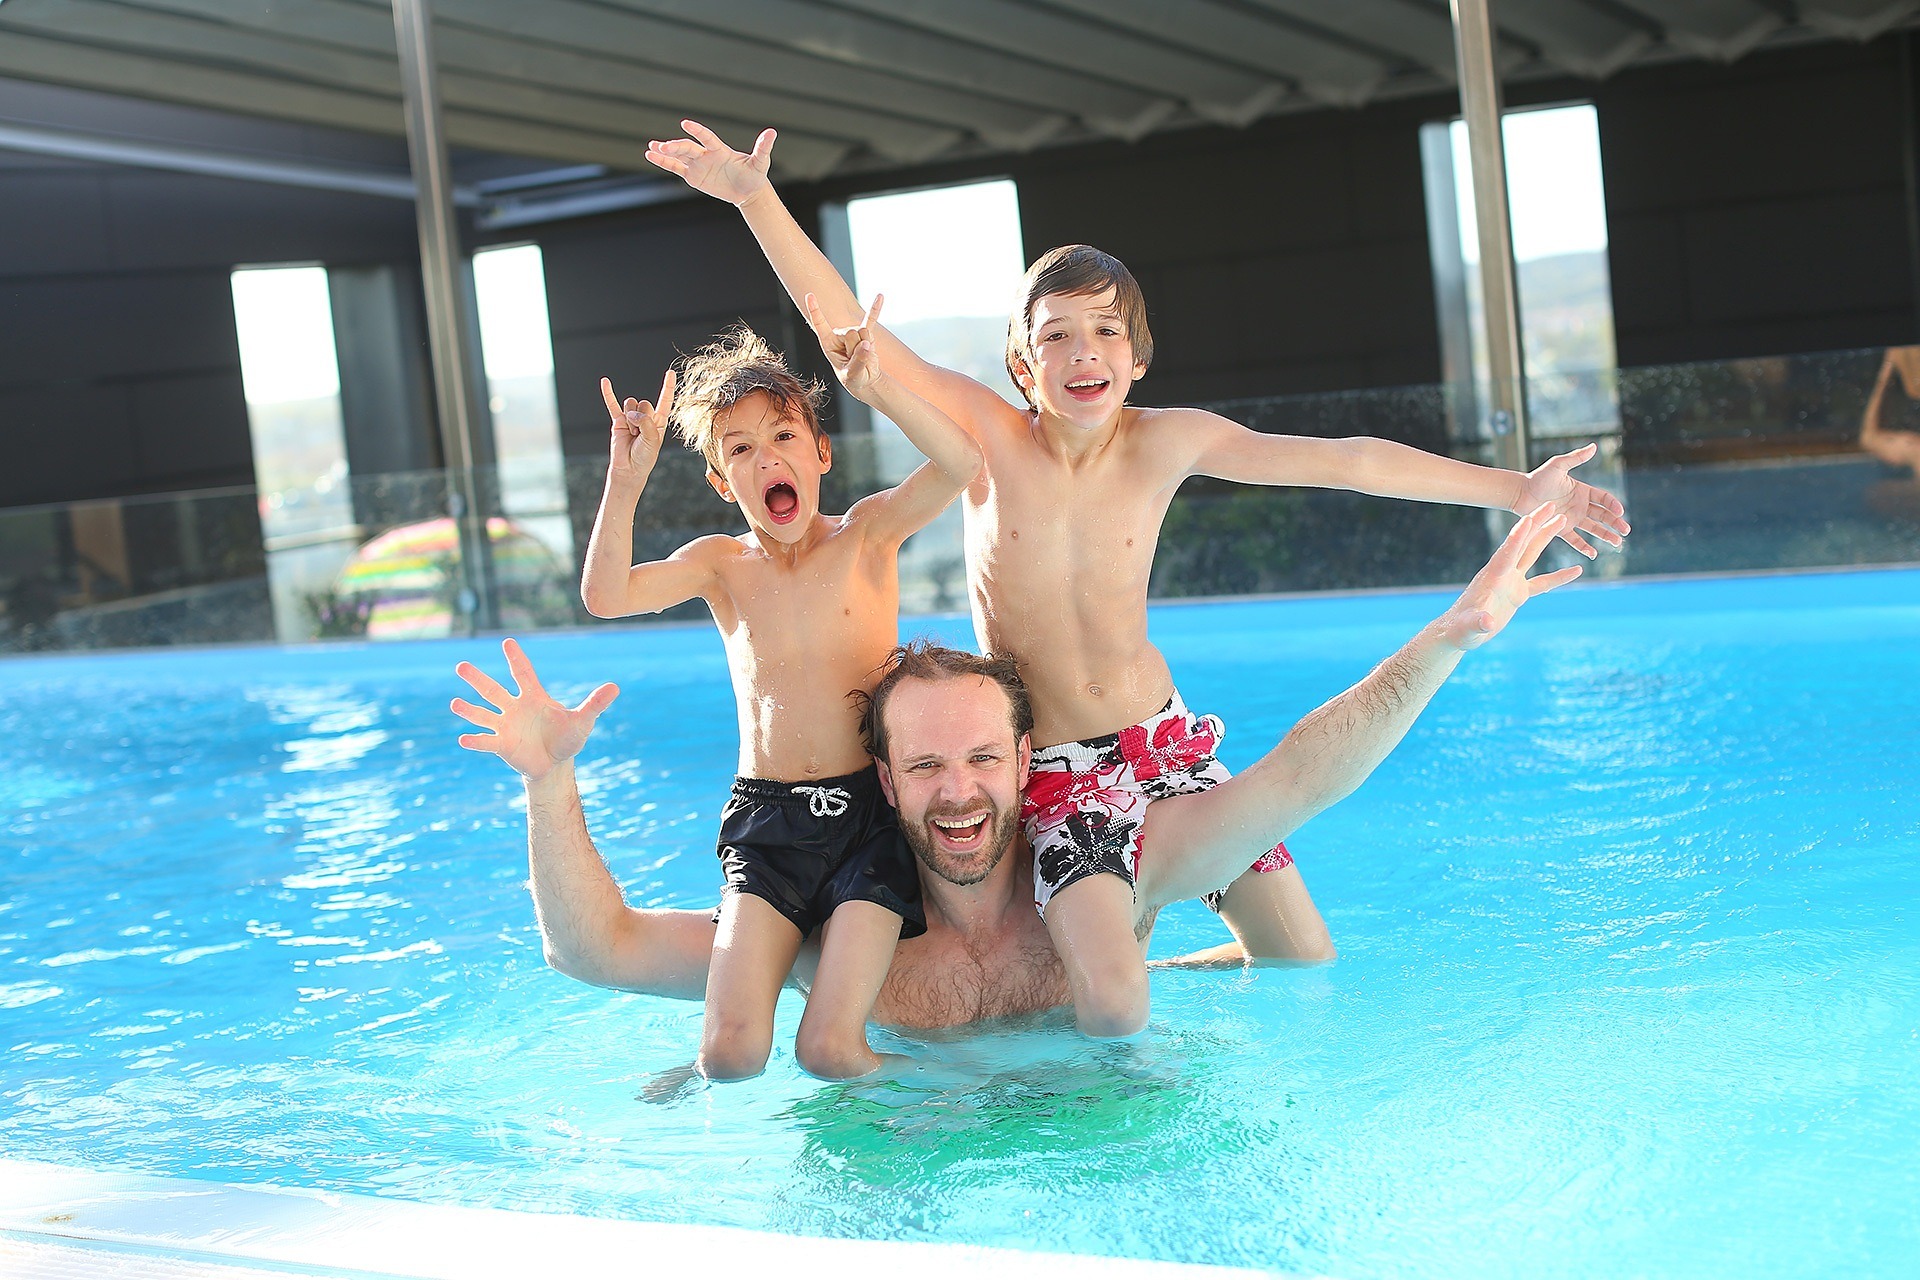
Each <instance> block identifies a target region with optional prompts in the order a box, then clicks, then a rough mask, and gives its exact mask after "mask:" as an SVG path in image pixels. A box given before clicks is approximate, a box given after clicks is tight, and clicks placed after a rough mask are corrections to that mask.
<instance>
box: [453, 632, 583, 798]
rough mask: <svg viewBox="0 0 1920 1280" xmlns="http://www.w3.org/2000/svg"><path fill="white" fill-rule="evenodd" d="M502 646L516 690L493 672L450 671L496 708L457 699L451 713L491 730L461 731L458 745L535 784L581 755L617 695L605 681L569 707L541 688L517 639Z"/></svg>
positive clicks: (465, 664) (467, 665) (469, 666)
mask: <svg viewBox="0 0 1920 1280" xmlns="http://www.w3.org/2000/svg"><path fill="white" fill-rule="evenodd" d="M500 648H501V649H502V650H503V651H504V652H505V653H506V655H507V670H509V671H511V672H512V673H513V679H514V682H515V683H516V684H518V685H519V686H520V692H519V693H518V694H512V693H508V692H507V691H506V689H505V688H504V687H502V686H501V684H500V683H499V682H498V681H496V680H495V679H494V678H493V677H492V676H490V675H488V674H487V673H486V672H484V671H482V670H480V668H478V667H476V666H474V665H473V664H472V663H471V662H463V663H461V664H460V665H459V666H457V667H455V668H454V669H453V671H454V674H455V675H457V676H459V677H460V678H461V679H462V680H465V681H466V682H467V683H468V684H470V685H472V686H473V689H474V692H476V693H478V694H479V695H480V696H481V697H483V698H485V699H486V700H487V701H488V702H490V703H492V704H493V707H497V708H498V710H494V709H493V707H476V706H474V705H473V704H472V703H471V702H468V701H467V700H466V699H465V698H455V699H454V700H453V703H452V708H453V714H455V715H457V716H459V717H460V718H461V719H462V720H465V721H467V722H469V723H471V724H477V725H479V726H480V727H481V728H482V729H489V730H491V731H492V732H490V733H463V734H461V735H460V745H461V746H463V747H465V748H466V749H467V750H469V751H491V752H492V753H493V754H494V755H497V756H499V757H500V758H501V759H502V760H505V761H506V762H507V763H508V764H510V765H512V766H513V768H514V770H515V771H516V772H518V773H519V774H520V775H521V776H522V777H524V778H526V779H527V781H529V782H537V781H539V780H540V779H541V778H544V777H546V776H547V775H548V774H549V773H551V772H553V770H554V769H556V768H558V767H559V766H560V765H562V764H565V763H566V762H567V761H569V760H571V759H573V758H574V757H575V756H576V755H578V754H580V748H581V747H584V746H585V745H586V744H587V735H588V734H590V733H592V732H593V722H594V721H595V720H598V719H599V718H600V713H601V712H602V711H605V710H606V709H607V708H608V706H610V705H611V704H612V702H613V700H614V699H615V698H617V697H619V696H620V690H619V689H618V688H616V687H614V686H613V685H610V684H603V685H601V686H600V687H599V688H598V689H595V690H594V691H593V692H592V693H590V694H588V695H587V698H586V701H584V702H582V703H581V704H580V705H579V706H577V707H574V708H573V709H572V710H568V709H567V708H566V707H563V706H561V705H560V704H559V703H558V702H555V701H554V700H553V699H552V698H551V697H550V696H548V694H547V691H546V690H545V689H543V688H541V687H540V678H539V677H538V676H536V675H534V673H533V664H532V663H531V662H528V661H527V655H526V653H525V652H524V651H522V650H521V648H520V645H519V642H518V641H515V640H511V639H509V640H503V641H501V643H500Z"/></svg>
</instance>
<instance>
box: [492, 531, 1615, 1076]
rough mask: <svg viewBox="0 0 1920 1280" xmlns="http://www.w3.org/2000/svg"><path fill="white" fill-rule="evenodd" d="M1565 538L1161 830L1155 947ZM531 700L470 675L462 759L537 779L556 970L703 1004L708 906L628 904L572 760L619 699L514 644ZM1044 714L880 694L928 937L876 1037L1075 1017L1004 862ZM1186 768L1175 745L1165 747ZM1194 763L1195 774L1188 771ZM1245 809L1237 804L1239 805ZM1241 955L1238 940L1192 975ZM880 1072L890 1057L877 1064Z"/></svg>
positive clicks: (1017, 865) (914, 949)
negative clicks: (497, 762) (1166, 912)
mask: <svg viewBox="0 0 1920 1280" xmlns="http://www.w3.org/2000/svg"><path fill="white" fill-rule="evenodd" d="M1564 527H1565V517H1563V516H1550V515H1549V514H1548V513H1547V512H1546V510H1545V509H1542V510H1539V511H1535V512H1534V513H1533V514H1531V515H1529V516H1527V517H1526V518H1525V519H1523V520H1521V521H1520V522H1519V523H1518V524H1517V525H1515V526H1514V529H1513V532H1512V533H1511V534H1510V535H1509V536H1508V538H1507V540H1506V541H1505V542H1504V543H1502V544H1501V546H1500V548H1499V550H1497V551H1496V552H1495V553H1494V555H1493V558H1492V559H1491V560H1490V561H1489V562H1488V563H1487V566H1486V567H1485V568H1484V569H1482V570H1481V571H1480V572H1479V573H1478V574H1477V575H1476V576H1475V577H1474V579H1473V581H1472V582H1471V583H1469V584H1468V586H1467V589H1466V590H1465V591H1464V592H1463V593H1462V594H1461V595H1460V598H1459V599H1458V600H1456V601H1455V602H1454V603H1453V605H1452V607H1450V608H1449V609H1448V610H1447V611H1446V612H1445V613H1443V614H1441V615H1440V616H1439V617H1438V618H1436V619H1435V620H1434V621H1433V622H1431V623H1429V624H1427V626H1425V627H1423V628H1422V629H1421V630H1420V632H1419V634H1417V635H1416V636H1414V638H1413V639H1412V640H1410V641H1409V642H1408V643H1407V644H1406V645H1405V646H1403V647H1402V648H1401V649H1400V651H1399V652H1397V653H1395V654H1394V655H1393V656H1392V657H1390V658H1388V659H1387V660H1386V661H1385V662H1383V663H1381V664H1380V665H1379V666H1378V667H1375V668H1374V669H1373V671H1372V672H1371V673H1369V674H1368V675H1367V676H1366V677H1365V678H1364V679H1362V680H1361V681H1360V682H1359V683H1358V684H1356V685H1354V686H1353V687H1352V688H1350V689H1348V690H1347V691H1346V692H1344V693H1342V694H1340V695H1339V696H1337V697H1335V698H1334V699H1333V700H1332V701H1330V702H1328V703H1326V704H1325V705H1324V706H1322V707H1320V708H1319V709H1317V710H1315V711H1313V712H1312V713H1311V714H1309V715H1308V716H1306V717H1305V718H1304V719H1302V720H1301V721H1300V722H1299V723H1298V724H1297V725H1295V726H1294V727H1293V729H1292V731H1291V732H1289V733H1288V734H1287V736H1286V737H1285V738H1284V739H1283V740H1282V741H1281V742H1280V743H1279V745H1278V746H1276V747H1274V749H1273V750H1271V751H1269V752H1268V753H1267V754H1266V756H1264V757H1263V758H1262V759H1260V760H1259V761H1257V762H1256V763H1255V764H1254V765H1253V766H1252V767H1250V768H1249V769H1247V770H1246V771H1245V772H1243V773H1241V774H1240V775H1239V776H1238V777H1236V778H1234V779H1232V780H1230V781H1227V782H1223V783H1221V784H1220V786H1219V788H1218V790H1217V793H1218V794H1219V795H1221V796H1222V798H1223V803H1221V804H1220V805H1218V806H1216V807H1215V808H1214V809H1212V810H1210V811H1209V817H1208V821H1207V827H1206V829H1205V830H1204V831H1194V830H1191V829H1189V830H1187V831H1184V832H1183V833H1182V837H1183V838H1182V839H1181V840H1180V841H1178V842H1174V841H1170V840H1167V839H1166V838H1165V837H1164V836H1160V834H1159V829H1158V827H1157V826H1156V825H1155V818H1154V816H1153V815H1152V814H1151V813H1150V814H1149V815H1148V819H1147V829H1146V834H1145V838H1144V840H1143V842H1142V846H1141V854H1140V860H1139V865H1138V867H1137V871H1136V874H1137V884H1138V903H1139V906H1138V910H1137V912H1136V915H1135V919H1134V932H1135V935H1136V936H1137V937H1138V938H1139V940H1140V944H1141V946H1142V948H1143V949H1144V948H1145V946H1146V943H1147V940H1148V938H1149V936H1150V934H1151V932H1152V928H1153V922H1154V918H1155V916H1156V915H1157V914H1158V912H1159V910H1160V909H1161V908H1162V907H1163V906H1166V905H1167V904H1168V903H1171V902H1177V901H1180V900H1182V899H1184V898H1194V897H1199V896H1200V895H1202V894H1204V893H1207V892H1209V891H1211V890H1213V889H1217V888H1219V887H1220V885H1221V884H1223V883H1225V882H1227V881H1229V880H1231V879H1232V878H1233V877H1234V876H1236V875H1238V874H1239V873H1240V872H1241V871H1242V870H1244V869H1245V867H1246V865H1247V862H1248V850H1254V851H1256V852H1257V851H1259V850H1262V849H1268V848H1271V847H1272V846H1273V845H1274V844H1275V843H1276V842H1277V841H1279V840H1281V839H1283V838H1284V837H1286V836H1287V835H1288V834H1289V833H1291V832H1292V831H1294V830H1295V829H1296V828H1298V827H1299V826H1300V824H1301V823H1303V822H1305V821H1306V820H1307V819H1308V818H1310V817H1312V816H1313V815H1314V814H1317V813H1319V812H1320V811H1322V810H1323V809H1326V808H1327V807H1328V806H1330V805H1332V804H1333V803H1334V802H1336V801H1338V800H1340V799H1341V798H1342V797H1344V796H1346V795H1348V794H1349V793H1350V792H1352V791H1353V790H1354V789H1355V788H1356V787H1358V786H1359V785H1360V783H1361V782H1362V781H1364V780H1365V779H1366V777H1367V775H1368V774H1370V773H1371V772H1372V771H1373V769H1374V768H1375V766H1377V765H1378V764H1379V763H1380V762H1381V761H1382V760H1384V759H1385V758H1386V756H1387V754H1388V753H1389V752H1390V751H1392V749H1393V748H1394V746H1395V745H1396V744H1397V743H1398V742H1399V741H1400V739H1401V738H1402V737H1403V736H1404V735H1405V734H1406V732H1407V730H1408V728H1409V727H1411V726H1412V724H1413V721H1414V719H1415V718H1416V717H1417V716H1418V715H1419V714H1420V711H1421V709H1422V708H1424V707H1425V706H1426V704H1427V702H1428V700H1429V699H1430V698H1432V696H1433V694H1434V692H1435V691H1436V690H1438V689H1439V687H1440V686H1441V684H1443V683H1444V682H1445V681H1446V679H1447V677H1448V676H1449V675H1450V674H1451V673H1452V672H1453V669H1454V667H1455V666H1457V665H1458V664H1459V661H1460V658H1461V655H1463V654H1464V653H1465V652H1466V651H1467V650H1468V649H1473V648H1476V647H1478V646H1479V645H1481V644H1483V643H1485V642H1486V641H1487V640H1488V639H1489V638H1491V637H1492V636H1494V635H1495V634H1497V633H1498V632H1499V631H1500V630H1501V628H1503V627H1504V626H1505V625H1506V624H1507V622H1508V620H1510V619H1511V618H1512V617H1513V615H1514V612H1515V611H1516V610H1517V609H1519V607H1520V606H1521V605H1522V604H1523V603H1525V602H1526V600H1527V599H1528V598H1530V597H1531V596H1536V595H1540V594H1542V593H1543V592H1546V591H1551V590H1552V589H1554V588H1555V587H1557V586H1560V585H1561V584H1562V583H1565V582H1570V581H1572V580H1573V578H1575V577H1577V576H1578V575H1579V572H1580V570H1579V567H1578V566H1574V567H1572V568H1568V569H1562V570H1560V571H1559V572H1557V573H1548V574H1542V575H1540V576H1539V577H1537V578H1532V579H1529V578H1528V577H1527V570H1528V569H1530V568H1531V567H1532V566H1533V564H1534V562H1535V561H1536V560H1537V559H1538V558H1539V556H1540V553H1541V551H1542V550H1543V549H1544V548H1545V547H1546V545H1547V543H1548V542H1549V541H1550V540H1551V539H1552V538H1553V537H1554V536H1555V535H1556V534H1558V533H1560V532H1561V530H1562V529H1563V528H1564ZM503 647H504V649H505V651H506V656H507V664H508V666H509V668H510V669H511V671H512V673H513V676H514V678H515V680H516V681H517V682H518V684H519V692H518V693H513V692H510V691H509V690H507V689H506V688H505V687H504V686H502V685H500V684H499V683H498V682H496V681H494V680H493V679H492V678H490V677H489V676H487V675H485V674H484V673H483V672H481V671H479V670H478V669H476V668H475V667H473V666H472V665H471V664H470V663H462V664H460V666H459V668H458V671H459V673H460V675H461V676H462V678H464V679H465V680H466V681H467V682H468V683H469V684H471V685H472V686H473V688H474V689H475V691H476V692H478V693H479V694H480V695H481V696H482V697H484V698H485V699H486V700H487V701H488V702H490V703H492V704H493V705H494V706H495V707H496V708H498V711H497V714H496V715H495V716H492V717H489V719H490V720H491V721H492V725H491V727H492V732H489V733H484V734H465V735H463V736H462V737H461V738H460V745H461V746H463V747H466V748H468V749H470V750H474V751H489V752H492V753H493V754H495V755H498V756H499V757H500V758H501V759H503V760H505V761H506V762H507V763H508V764H509V765H511V766H512V767H513V768H514V769H515V770H517V771H518V772H519V773H520V774H521V775H522V777H523V778H524V779H525V781H526V788H527V833H528V853H529V863H530V866H531V868H532V888H533V896H534V906H535V910H536V912H537V914H538V917H539V922H540V931H541V937H542V941H543V943H544V947H545V954H546V958H547V962H548V963H549V964H551V965H552V966H553V967H554V968H556V969H558V970H560V971H561V972H562V973H565V974H568V975H569V976H571V977H574V978H578V979H580V980H581V981H583V982H589V983H592V984H594V985H596V986H603V987H613V988H617V989H620V990H624V991H638V992H644V993H647V994H651V995H661V996H673V997H678V998H681V999H687V1000H699V999H702V998H703V996H704V994H705V991H706V985H707V973H708V966H709V964H710V962H711V958H712V953H713V941H714V923H713V916H712V913H711V912H710V911H708V910H698V911H679V910H662V909H650V908H637V907H632V906H629V905H628V904H627V902H626V900H625V898H624V897H623V895H622V894H621V892H620V887H619V885H617V884H616V883H615V882H614V879H613V877H612V875H611V874H609V873H608V871H607V867H606V864H605V863H604V862H603V861H602V860H601V858H600V854H599V852H598V851H597V850H596V849H595V848H594V845H593V840H592V837H591V836H590V835H589V834H588V832H587V824H586V819H585V816H584V813H583V811H582V809H581V804H580V793H579V790H578V788H577V787H576V785H575V782H574V774H573V758H574V756H575V755H577V754H578V753H579V751H580V749H581V748H582V747H583V746H584V745H585V744H586V741H587V736H588V734H589V733H590V732H591V731H592V729H593V723H594V721H595V720H596V719H597V718H598V717H599V715H600V713H601V712H602V711H604V710H606V708H607V707H608V705H609V704H611V703H612V702H613V700H614V698H615V697H616V696H617V694H618V690H617V689H615V688H614V686H612V685H610V684H608V685H602V686H600V687H599V688H598V689H596V690H594V691H593V692H592V693H591V694H589V695H588V696H587V698H586V699H585V700H584V701H583V702H581V704H580V705H579V706H577V707H574V708H572V709H569V708H567V707H565V706H562V705H561V704H560V703H558V702H556V701H554V700H553V699H552V698H551V697H549V696H548V695H547V693H546V691H545V690H544V689H543V688H542V687H541V685H540V682H539V679H538V677H537V676H536V675H535V674H534V670H533V667H532V665H531V664H530V663H529V662H528V661H527V658H526V655H525V654H524V653H523V652H522V651H521V650H520V647H519V645H517V644H516V643H515V642H514V641H512V640H508V641H506V642H505V644H504V646H503ZM1032 724H1033V719H1032V712H1031V709H1030V707H1029V704H1028V700H1027V695H1026V690H1025V689H1024V688H1023V687H1022V685H1021V684H1020V680H1019V677H1018V675H1017V674H1015V672H1014V669H1013V664H1012V663H1011V662H1009V661H1006V660H998V661H996V660H993V659H989V658H982V657H978V656H976V655H973V654H966V653H961V652H959V651H958V650H952V649H942V648H938V647H934V646H930V645H919V646H912V647H909V648H908V649H906V650H903V651H901V652H899V653H897V654H896V655H895V658H894V662H893V665H892V668H891V669H890V670H889V672H888V673H887V674H886V675H885V676H884V677H883V678H882V679H881V680H880V682H879V683H878V684H877V685H876V686H875V688H874V691H873V693H872V695H871V698H870V701H869V704H868V708H867V716H866V730H867V733H868V735H869V739H870V745H871V748H872V751H873V755H874V758H875V762H876V764H877V765H878V767H879V773H880V780H881V785H882V787H883V788H884V789H885V790H886V793H887V795H888V797H889V799H891V800H892V801H893V802H894V804H895V806H896V808H897V810H898V813H899V821H900V825H901V829H902V831H903V832H904V833H905V835H906V837H907V841H908V843H909V845H910V846H911V847H912V848H913V850H914V853H915V854H916V855H917V857H918V859H919V863H920V880H921V885H922V888H923V892H924V899H925V908H926V917H927V931H926V933H924V934H922V935H921V936H919V937H916V938H911V939H907V940H904V941H902V942H901V943H900V944H899V946H898V947H897V948H896V949H895V951H894V955H893V962H892V966H891V968H890V969H889V970H888V972H887V975H886V978H885V980H884V982H883V984H882V986H881V989H880V992H879V995H878V998H877V999H876V1000H875V1001H874V1004H873V1012H872V1018H873V1020H874V1021H875V1022H879V1023H882V1024H885V1025H891V1026H897V1027H904V1028H930V1027H946V1026H954V1025H958V1024H961V1023H967V1022H973V1021H977V1020H980V1019H984V1018H1001V1017H1009V1016H1013V1015H1017V1014H1026V1013H1034V1012H1038V1011H1040V1010H1043V1009H1052V1008H1056V1007H1061V1006H1066V1005H1070V1004H1071V1003H1072V1000H1073V993H1072V991H1071V990H1070V989H1069V985H1068V975H1067V970H1066V967H1065V966H1064V965H1063V964H1062V963H1061V960H1060V957H1059V955H1058V953H1057V952H1056V951H1055V949H1054V946H1053V943H1052V941H1051V939H1050V938H1049V936H1048V934H1047V930H1046V926H1045V925H1044V924H1043V923H1042V922H1041V920H1040V917H1039V916H1038V914H1037V913H1036V912H1035V911H1034V910H1033V885H1032V875H1033V863H1032V859H1031V858H1030V857H1028V856H1025V851H1024V850H1021V851H1020V852H1021V854H1022V856H1016V857H1011V858H1009V857H1007V856H1006V855H1007V854H1008V853H1009V852H1010V851H1013V850H1014V849H1015V846H1016V844H1017V843H1018V836H1019V826H1020V824H1019V814H1020V792H1021V787H1022V785H1023V784H1024V783H1025V782H1026V776H1027V765H1028V759H1029V756H1030V752H1031V745H1030V743H1029V741H1028V737H1027V734H1028V732H1029V730H1030V729H1031V728H1032ZM1157 745H1161V746H1163V749H1165V750H1166V751H1167V753H1168V754H1169V755H1173V754H1177V751H1178V744H1157ZM1175 763H1176V764H1177V762H1175ZM1229 798H1230V799H1229ZM1287 933H1288V940H1289V952H1290V954H1289V955H1288V956H1287V957H1284V958H1287V959H1292V960H1296V961H1302V962H1311V961H1322V960H1331V959H1332V958H1333V955H1334V949H1333V942H1332V939H1331V938H1330V937H1329V936H1328V934H1327V928H1326V925H1325V923H1324V922H1323V921H1322V920H1321V918H1320V914H1319V912H1318V911H1317V910H1315V909H1314V907H1313V906H1312V903H1311V902H1310V901H1308V902H1306V903H1305V905H1304V907H1303V909H1302V910H1300V911H1299V912H1297V913H1296V914H1295V915H1294V916H1293V917H1291V918H1290V919H1289V920H1288V921H1287ZM818 955H819V953H818V949H817V944H816V943H815V942H814V941H813V940H809V943H808V945H807V946H806V947H805V948H803V949H802V951H801V953H800V957H799V960H798V962H797V963H796V964H795V965H794V969H793V973H792V977H791V980H792V981H793V982H794V983H796V984H797V985H799V986H801V987H805V986H806V985H807V984H808V982H809V980H810V978H811V975H812V972H813V967H814V965H815V964H816V963H817V961H818ZM1243 958H1244V953H1243V952H1242V951H1241V949H1240V947H1239V945H1238V944H1237V943H1230V944H1227V945H1226V946H1223V947H1219V948H1216V949H1214V950H1212V951H1208V952H1202V953H1198V954H1196V955H1191V956H1185V957H1182V958H1181V960H1180V961H1176V962H1175V963H1182V962H1185V963H1203V962H1209V961H1221V962H1224V961H1231V960H1240V959H1243ZM874 1065H875V1066H876V1067H877V1066H878V1065H879V1061H878V1059H877V1058H876V1059H875V1062H874Z"/></svg>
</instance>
